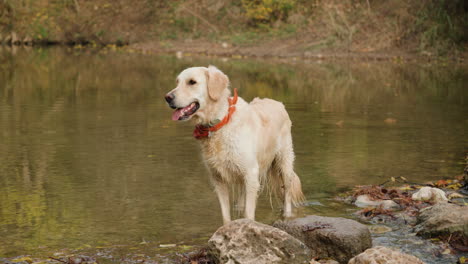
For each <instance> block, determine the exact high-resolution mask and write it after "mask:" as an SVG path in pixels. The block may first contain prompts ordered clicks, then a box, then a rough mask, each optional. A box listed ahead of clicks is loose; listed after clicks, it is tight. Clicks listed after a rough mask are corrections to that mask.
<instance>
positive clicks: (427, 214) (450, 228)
mask: <svg viewBox="0 0 468 264" xmlns="http://www.w3.org/2000/svg"><path fill="white" fill-rule="evenodd" d="M417 223H418V224H417V225H416V227H415V231H416V232H417V234H418V235H420V236H424V237H435V236H439V235H443V234H449V233H450V234H451V233H454V232H460V233H463V234H464V235H465V236H468V206H466V205H465V206H460V205H455V204H450V203H439V204H436V205H433V206H431V207H427V208H424V209H422V210H421V211H420V214H419V216H418V222H417Z"/></svg>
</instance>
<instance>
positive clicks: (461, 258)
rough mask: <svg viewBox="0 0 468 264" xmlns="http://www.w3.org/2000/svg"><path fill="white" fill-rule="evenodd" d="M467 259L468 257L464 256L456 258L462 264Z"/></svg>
mask: <svg viewBox="0 0 468 264" xmlns="http://www.w3.org/2000/svg"><path fill="white" fill-rule="evenodd" d="M467 260H468V259H467V258H465V257H460V258H459V259H458V263H460V264H464V263H467Z"/></svg>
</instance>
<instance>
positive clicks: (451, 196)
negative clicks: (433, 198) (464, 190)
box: [448, 192, 465, 199]
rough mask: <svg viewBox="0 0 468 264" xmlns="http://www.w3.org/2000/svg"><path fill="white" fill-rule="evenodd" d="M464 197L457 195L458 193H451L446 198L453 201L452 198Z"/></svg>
mask: <svg viewBox="0 0 468 264" xmlns="http://www.w3.org/2000/svg"><path fill="white" fill-rule="evenodd" d="M464 197H465V196H463V195H462V194H459V193H456V192H455V193H451V194H449V196H448V198H449V199H453V198H464Z"/></svg>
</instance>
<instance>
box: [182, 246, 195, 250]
mask: <svg viewBox="0 0 468 264" xmlns="http://www.w3.org/2000/svg"><path fill="white" fill-rule="evenodd" d="M180 248H181V249H183V250H190V249H192V248H193V246H188V245H181V246H180Z"/></svg>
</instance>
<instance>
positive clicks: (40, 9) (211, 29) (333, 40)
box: [0, 0, 468, 57]
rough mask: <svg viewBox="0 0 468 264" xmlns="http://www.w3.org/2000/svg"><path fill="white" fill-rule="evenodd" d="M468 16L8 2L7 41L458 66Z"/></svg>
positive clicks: (443, 0)
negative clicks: (364, 57)
mask: <svg viewBox="0 0 468 264" xmlns="http://www.w3.org/2000/svg"><path fill="white" fill-rule="evenodd" d="M467 13H468V2H466V1H464V0H421V1H404V0H395V1H382V0H341V1H339V0H310V1H308V0H297V1H294V0H241V1H234V0H222V1H215V0H175V1H169V0H162V1H156V0H139V1H130V0H94V1H91V0H1V1H0V35H1V36H0V37H1V38H0V40H1V41H2V42H18V43H20V42H27V43H32V42H35V43H69V44H76V43H80V44H83V43H89V44H96V45H101V44H104V45H105V44H109V43H112V44H134V43H144V44H145V45H143V46H144V47H146V48H149V49H153V50H158V51H168V50H169V51H172V50H182V51H184V50H186V51H190V52H198V53H203V52H205V53H206V52H207V51H204V50H208V51H210V50H216V49H217V48H219V49H220V51H219V52H218V53H222V52H231V53H232V52H233V51H232V50H233V49H234V50H236V49H237V51H239V50H243V51H246V52H247V53H248V54H247V55H255V54H256V53H262V52H263V53H267V52H268V53H272V54H273V55H277V54H292V55H294V56H297V55H305V56H308V55H313V54H322V53H323V54H331V53H332V54H342V53H359V54H361V53H362V54H373V53H378V54H392V55H395V54H396V55H401V54H403V55H407V54H417V55H426V56H458V57H460V56H463V55H464V53H465V48H466V46H467V43H468V33H467V31H466V28H468V15H467ZM12 33H13V34H12ZM244 53H245V52H244ZM260 55H262V54H260Z"/></svg>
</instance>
